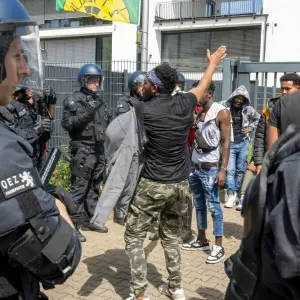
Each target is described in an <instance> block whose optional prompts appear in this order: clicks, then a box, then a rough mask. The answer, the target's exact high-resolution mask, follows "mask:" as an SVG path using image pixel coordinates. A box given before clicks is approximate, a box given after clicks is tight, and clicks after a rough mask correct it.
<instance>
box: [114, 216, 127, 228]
mask: <svg viewBox="0 0 300 300" xmlns="http://www.w3.org/2000/svg"><path fill="white" fill-rule="evenodd" d="M114 222H115V223H117V224H119V225H121V226H124V225H125V220H124V218H114Z"/></svg>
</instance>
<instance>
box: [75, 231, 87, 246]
mask: <svg viewBox="0 0 300 300" xmlns="http://www.w3.org/2000/svg"><path fill="white" fill-rule="evenodd" d="M76 233H77V237H78V239H79V241H80V242H81V243H84V242H86V237H85V236H84V235H83V234H82V233H81V232H80V231H79V230H78V231H76Z"/></svg>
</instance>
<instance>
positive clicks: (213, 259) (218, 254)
mask: <svg viewBox="0 0 300 300" xmlns="http://www.w3.org/2000/svg"><path fill="white" fill-rule="evenodd" d="M224 258H225V251H224V248H223V247H220V246H217V245H213V248H212V250H211V253H210V255H209V256H208V257H207V260H206V263H207V264H216V263H218V262H220V261H222V260H223V259H224Z"/></svg>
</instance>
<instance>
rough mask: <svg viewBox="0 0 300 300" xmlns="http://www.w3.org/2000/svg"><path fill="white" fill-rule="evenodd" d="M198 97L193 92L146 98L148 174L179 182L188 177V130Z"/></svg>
mask: <svg viewBox="0 0 300 300" xmlns="http://www.w3.org/2000/svg"><path fill="white" fill-rule="evenodd" d="M196 104H197V99H196V96H195V95H194V94H192V93H177V94H176V95H175V96H171V95H166V94H162V95H159V96H156V97H153V98H152V99H151V100H150V101H146V102H144V124H145V130H146V133H147V136H148V140H149V142H148V144H147V152H146V161H145V167H144V173H143V176H144V177H145V178H148V179H151V180H154V181H159V182H164V183H176V182H180V181H183V180H185V179H186V178H188V175H189V172H190V158H189V150H188V144H187V139H188V134H189V130H190V125H191V120H192V117H193V111H194V109H195V107H196Z"/></svg>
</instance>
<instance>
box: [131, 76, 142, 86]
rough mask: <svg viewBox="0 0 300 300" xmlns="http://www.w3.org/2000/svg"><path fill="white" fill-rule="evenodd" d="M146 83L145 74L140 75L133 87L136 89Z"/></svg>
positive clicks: (134, 81)
mask: <svg viewBox="0 0 300 300" xmlns="http://www.w3.org/2000/svg"><path fill="white" fill-rule="evenodd" d="M144 83H145V75H144V74H140V75H139V76H137V77H136V78H135V79H134V80H133V83H132V85H133V86H134V87H137V86H138V85H142V84H144Z"/></svg>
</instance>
